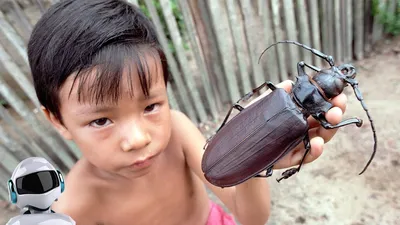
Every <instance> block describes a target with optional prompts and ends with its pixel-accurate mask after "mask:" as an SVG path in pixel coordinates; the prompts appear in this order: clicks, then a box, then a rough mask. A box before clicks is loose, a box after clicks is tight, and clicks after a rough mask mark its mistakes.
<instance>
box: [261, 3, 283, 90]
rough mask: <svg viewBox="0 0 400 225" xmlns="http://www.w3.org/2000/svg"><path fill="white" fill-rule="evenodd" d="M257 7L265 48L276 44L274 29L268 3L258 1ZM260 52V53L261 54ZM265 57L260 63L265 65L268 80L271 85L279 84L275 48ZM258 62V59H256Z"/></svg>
mask: <svg viewBox="0 0 400 225" xmlns="http://www.w3.org/2000/svg"><path fill="white" fill-rule="evenodd" d="M258 5H259V10H260V13H261V18H262V22H263V28H264V34H263V35H264V46H265V48H266V47H267V46H268V45H270V44H273V43H275V42H276V40H275V37H274V28H273V26H272V18H271V17H272V13H271V9H270V7H269V5H268V2H267V1H265V0H259V1H258ZM261 52H262V51H260V54H261ZM265 57H267V58H266V59H264V60H263V59H260V63H263V62H265V63H266V64H267V73H268V77H269V80H270V81H271V82H273V83H279V82H281V79H280V77H279V74H280V73H281V72H280V71H279V66H278V62H277V53H276V48H274V49H271V50H269V51H268V54H267V55H265ZM257 61H258V59H257Z"/></svg>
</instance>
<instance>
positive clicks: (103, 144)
mask: <svg viewBox="0 0 400 225" xmlns="http://www.w3.org/2000/svg"><path fill="white" fill-rule="evenodd" d="M146 60H147V64H148V66H149V70H150V76H151V77H152V84H151V87H150V89H149V97H148V98H146V97H145V95H144V93H143V91H142V88H141V85H140V80H139V77H138V75H137V74H132V75H131V76H130V77H131V78H132V79H133V80H132V81H128V80H127V79H128V77H129V76H127V75H126V74H124V75H123V79H122V80H121V83H120V86H121V93H120V99H119V101H118V102H116V103H115V102H109V103H107V102H105V103H99V104H98V105H96V103H95V102H89V101H85V102H82V101H81V102H79V101H78V94H77V86H78V83H79V79H78V80H77V81H76V82H75V85H74V88H73V89H72V92H71V95H70V96H69V92H70V89H71V86H72V84H73V76H71V77H70V78H69V79H68V80H67V81H66V82H65V84H64V85H63V87H62V89H61V91H60V101H61V108H60V112H61V115H62V118H63V125H62V124H61V123H60V122H59V121H57V120H56V119H55V118H54V117H53V116H52V115H51V114H48V112H47V115H48V118H49V120H50V121H51V122H52V123H53V125H54V126H55V127H56V128H57V129H58V131H59V132H60V133H61V134H62V135H63V136H64V137H65V138H66V139H70V140H73V141H74V142H75V143H76V144H77V145H78V147H79V148H80V150H81V151H82V153H83V155H84V157H85V158H86V159H87V160H88V161H89V162H90V163H91V164H93V165H94V166H95V167H97V168H98V169H100V170H101V171H103V172H106V173H107V174H111V175H117V174H118V175H121V176H124V177H132V176H138V175H140V174H143V172H145V171H148V169H150V168H152V165H153V164H154V163H155V162H157V156H158V154H160V153H161V152H162V151H163V150H164V149H165V148H166V146H167V145H168V142H169V138H170V133H171V124H170V111H169V110H170V108H169V105H168V98H167V91H166V87H165V83H164V79H163V75H162V69H161V68H162V67H161V65H160V64H159V63H157V65H156V61H155V60H154V58H153V57H146ZM134 71H136V70H134ZM87 83H90V82H87ZM129 83H132V87H131V88H130V86H129ZM85 85H86V84H85ZM89 85H90V84H89ZM131 90H132V91H133V93H130V92H131ZM83 94H84V93H83ZM132 94H133V95H132ZM149 157H153V158H152V159H150V160H146V159H148V158H149ZM143 160H145V161H144V162H143Z"/></svg>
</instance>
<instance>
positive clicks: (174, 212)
mask: <svg viewBox="0 0 400 225" xmlns="http://www.w3.org/2000/svg"><path fill="white" fill-rule="evenodd" d="M167 168H168V169H167ZM192 176H193V175H192V174H191V173H190V172H187V170H186V169H185V165H183V164H182V165H176V164H175V166H173V167H166V169H165V170H163V171H162V172H161V171H160V176H159V178H158V179H156V180H157V181H155V182H154V183H152V184H151V185H149V186H148V187H146V188H145V189H141V190H140V191H135V192H132V193H126V194H124V195H119V194H115V195H110V196H114V197H113V198H105V199H106V201H104V203H103V204H102V205H101V206H98V210H96V211H97V212H95V213H94V215H98V217H97V219H96V224H102V225H116V224H118V225H135V224H146V225H152V224H163V225H169V224H171V225H172V224H173V225H178V224H193V225H196V224H199V225H204V224H205V220H206V219H207V216H208V198H207V194H206V193H205V191H204V188H203V186H202V183H200V182H199V180H197V179H195V178H193V177H192Z"/></svg>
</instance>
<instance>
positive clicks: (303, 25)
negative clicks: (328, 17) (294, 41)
mask: <svg viewBox="0 0 400 225" xmlns="http://www.w3.org/2000/svg"><path fill="white" fill-rule="evenodd" d="M296 3H297V7H296V9H297V11H296V12H297V15H298V17H297V20H298V21H299V23H298V24H299V36H300V42H301V43H303V44H305V45H308V46H312V41H311V38H310V30H311V28H310V23H309V21H308V18H307V14H308V13H309V10H307V7H306V3H305V0H298V1H297V2H296ZM316 17H317V16H315V14H313V19H312V20H314V18H316ZM313 36H317V35H316V34H313ZM313 47H314V46H313ZM300 52H301V54H300V55H301V60H302V61H304V62H306V63H308V64H312V63H313V60H312V57H316V56H315V55H313V54H312V53H311V52H309V51H307V50H305V49H302V50H301V51H300Z"/></svg>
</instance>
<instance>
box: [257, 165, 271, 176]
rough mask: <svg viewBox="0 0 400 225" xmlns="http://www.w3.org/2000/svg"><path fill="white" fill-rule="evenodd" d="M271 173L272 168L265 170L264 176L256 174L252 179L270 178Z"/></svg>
mask: <svg viewBox="0 0 400 225" xmlns="http://www.w3.org/2000/svg"><path fill="white" fill-rule="evenodd" d="M272 172H273V166H271V167H269V168H267V169H266V170H265V175H261V174H257V175H255V176H254V177H270V176H272Z"/></svg>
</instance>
